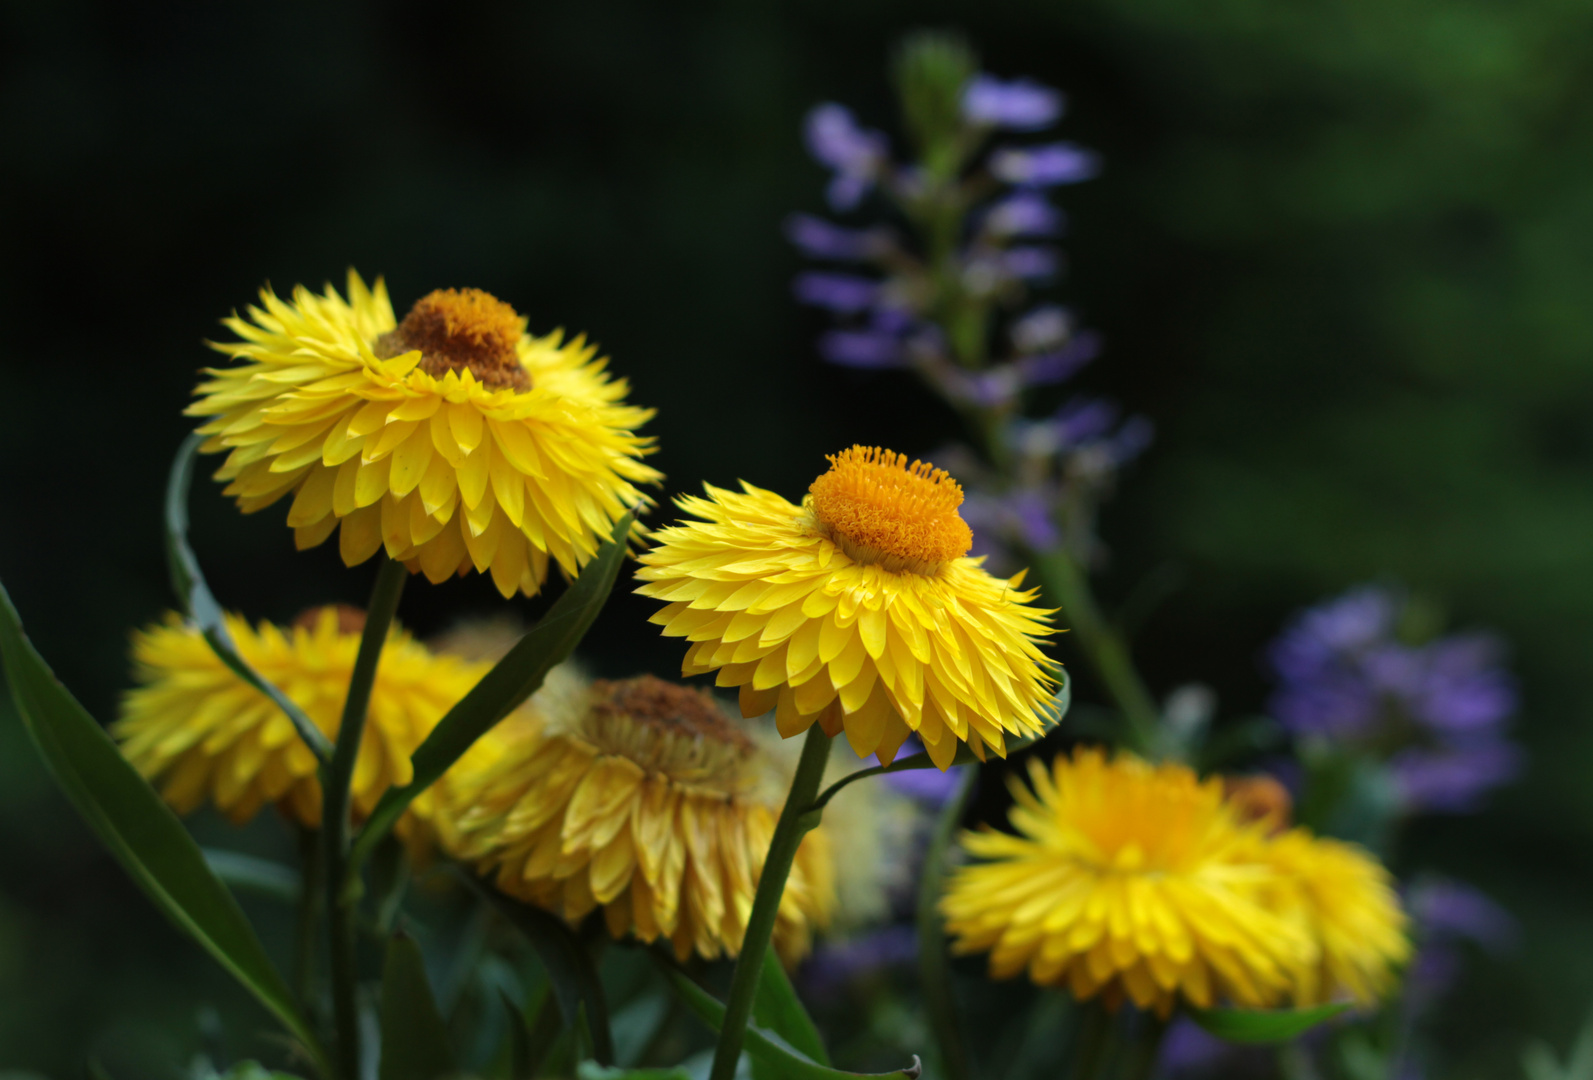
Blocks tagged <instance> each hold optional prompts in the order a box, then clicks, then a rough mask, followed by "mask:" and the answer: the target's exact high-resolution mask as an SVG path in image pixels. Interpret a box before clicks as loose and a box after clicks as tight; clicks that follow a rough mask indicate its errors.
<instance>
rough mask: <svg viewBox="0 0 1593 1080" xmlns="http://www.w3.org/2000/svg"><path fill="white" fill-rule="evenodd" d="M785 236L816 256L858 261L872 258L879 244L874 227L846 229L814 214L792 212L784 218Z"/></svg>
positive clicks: (808, 253)
mask: <svg viewBox="0 0 1593 1080" xmlns="http://www.w3.org/2000/svg"><path fill="white" fill-rule="evenodd" d="M785 235H786V239H788V240H790V241H791V243H793V244H795V245H796V246H797V247H798V248H800V249H801V250H802V253H803V254H804V255H807V256H809V257H811V258H815V259H834V260H836V261H838V262H855V261H858V260H862V259H867V258H869V257H870V256H871V255H872V254H874V252H875V251H877V250H878V249H879V247H880V241H881V237H880V235H879V233H877V232H876V231H874V230H872V229H843V228H841V226H839V225H832V224H830V223H829V222H828V221H825V220H824V219H823V218H816V217H813V216H812V215H811V214H792V215H791V216H790V217H789V218H787V219H786V222H785Z"/></svg>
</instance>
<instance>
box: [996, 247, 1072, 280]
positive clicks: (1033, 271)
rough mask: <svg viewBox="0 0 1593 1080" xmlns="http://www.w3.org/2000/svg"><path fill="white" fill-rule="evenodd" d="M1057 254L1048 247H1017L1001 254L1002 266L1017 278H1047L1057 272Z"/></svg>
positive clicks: (1053, 249)
mask: <svg viewBox="0 0 1593 1080" xmlns="http://www.w3.org/2000/svg"><path fill="white" fill-rule="evenodd" d="M1057 263H1058V258H1057V252H1056V249H1055V248H1048V247H1015V248H1009V249H1007V250H1006V251H1004V252H1002V253H1001V265H1002V268H1003V269H1005V270H1006V272H1007V273H1009V274H1011V275H1012V276H1013V277H1015V278H1025V279H1028V278H1046V277H1051V276H1052V275H1054V274H1055V273H1056V270H1057Z"/></svg>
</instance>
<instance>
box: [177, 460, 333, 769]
mask: <svg viewBox="0 0 1593 1080" xmlns="http://www.w3.org/2000/svg"><path fill="white" fill-rule="evenodd" d="M204 441H205V438H204V436H203V435H190V436H188V438H186V439H184V440H183V444H182V446H181V448H179V449H178V451H177V457H176V459H175V460H174V461H173V462H172V463H171V473H170V475H169V476H168V477H167V478H166V563H167V567H168V569H169V570H170V571H171V586H172V589H173V591H175V592H176V593H177V603H178V604H179V605H180V606H181V607H182V609H183V612H184V613H185V614H186V615H187V616H188V617H189V618H190V619H192V620H193V622H194V625H195V627H197V628H198V630H199V633H200V634H201V635H202V636H203V637H204V639H205V641H206V642H207V643H208V644H209V645H210V648H211V651H213V652H214V653H215V654H216V657H217V658H218V659H219V660H220V661H221V662H222V663H223V664H226V665H227V667H229V668H231V669H232V671H233V672H234V673H235V674H236V675H237V676H238V677H239V678H240V679H242V680H243V681H244V682H246V683H248V684H249V685H250V686H252V687H254V688H255V689H256V690H258V691H260V692H261V693H262V694H264V695H265V696H266V697H268V698H270V699H271V702H272V704H274V705H276V707H277V708H279V709H281V710H282V711H283V712H284V713H285V714H287V718H288V719H289V720H290V721H292V723H293V728H294V730H295V731H297V732H298V733H299V738H301V739H303V740H304V742H305V745H306V746H308V747H309V748H310V752H311V753H313V754H314V755H315V758H316V760H317V761H318V762H320V763H321V764H322V765H325V764H326V763H327V762H328V761H330V760H331V757H332V743H331V742H330V741H329V740H328V739H327V737H326V736H325V735H324V734H322V733H321V729H320V728H318V727H316V726H315V723H314V721H312V720H311V719H310V718H309V717H308V716H306V715H304V710H303V709H300V708H299V707H298V706H297V705H295V704H294V703H293V702H292V701H290V700H288V696H287V695H286V694H284V693H283V692H282V691H281V690H279V689H277V687H276V684H274V683H272V682H270V681H269V680H267V679H266V678H264V677H262V676H261V675H260V673H259V672H257V671H255V669H254V668H253V667H251V666H250V665H249V662H248V661H247V660H245V659H244V658H243V657H242V656H240V655H238V648H237V646H236V645H234V644H233V642H232V635H231V634H230V633H228V632H227V623H226V620H225V619H224V618H223V617H222V611H221V605H220V604H218V603H217V602H216V597H215V595H214V594H213V593H212V592H211V591H210V586H209V585H207V584H206V583H205V575H204V573H203V571H201V570H200V569H199V559H198V557H197V556H195V555H194V551H193V548H192V547H190V546H189V544H188V490H189V488H190V487H192V486H193V480H194V460H195V458H196V456H197V455H198V453H199V445H200V444H201V443H203V442H204Z"/></svg>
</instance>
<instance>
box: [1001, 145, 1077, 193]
mask: <svg viewBox="0 0 1593 1080" xmlns="http://www.w3.org/2000/svg"><path fill="white" fill-rule="evenodd" d="M1100 171H1101V162H1100V158H1098V157H1097V156H1096V155H1095V154H1093V153H1091V152H1090V151H1088V150H1086V149H1084V148H1083V147H1081V146H1075V145H1074V144H1073V143H1065V142H1059V143H1049V144H1047V145H1045V146H1036V147H1031V148H1029V149H1025V150H1018V149H1014V148H1012V147H1004V148H1003V149H1000V150H997V151H996V152H995V153H993V154H991V155H990V173H991V175H993V176H994V177H995V178H996V179H997V180H1003V181H1005V182H1007V183H1009V184H1016V185H1018V186H1019V187H1054V186H1055V185H1057V184H1076V183H1078V182H1079V181H1081V180H1088V179H1090V178H1091V177H1093V176H1094V175H1095V174H1096V173H1098V172H1100Z"/></svg>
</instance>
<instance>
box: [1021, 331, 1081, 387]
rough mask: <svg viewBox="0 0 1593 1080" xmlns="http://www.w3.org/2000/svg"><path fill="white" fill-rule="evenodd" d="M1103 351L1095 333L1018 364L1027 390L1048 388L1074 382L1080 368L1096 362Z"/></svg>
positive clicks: (1026, 357)
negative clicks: (1038, 387) (1072, 379)
mask: <svg viewBox="0 0 1593 1080" xmlns="http://www.w3.org/2000/svg"><path fill="white" fill-rule="evenodd" d="M1100 351H1101V339H1100V337H1099V336H1098V335H1096V334H1092V333H1084V334H1080V335H1079V336H1078V337H1076V338H1074V339H1073V340H1072V341H1069V342H1068V343H1067V344H1065V345H1063V346H1062V347H1061V348H1060V349H1054V350H1052V351H1051V352H1045V353H1040V354H1038V355H1036V356H1025V357H1024V358H1023V359H1021V360H1019V361H1018V362H1017V368H1018V373H1019V375H1020V376H1021V377H1022V379H1023V384H1024V385H1025V386H1049V385H1050V384H1051V383H1059V382H1062V381H1063V380H1064V379H1069V378H1072V376H1073V373H1074V372H1076V371H1078V370H1079V368H1081V367H1083V366H1084V365H1085V364H1088V363H1089V362H1090V361H1091V360H1094V359H1095V357H1096V355H1097V354H1098V353H1099V352H1100Z"/></svg>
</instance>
